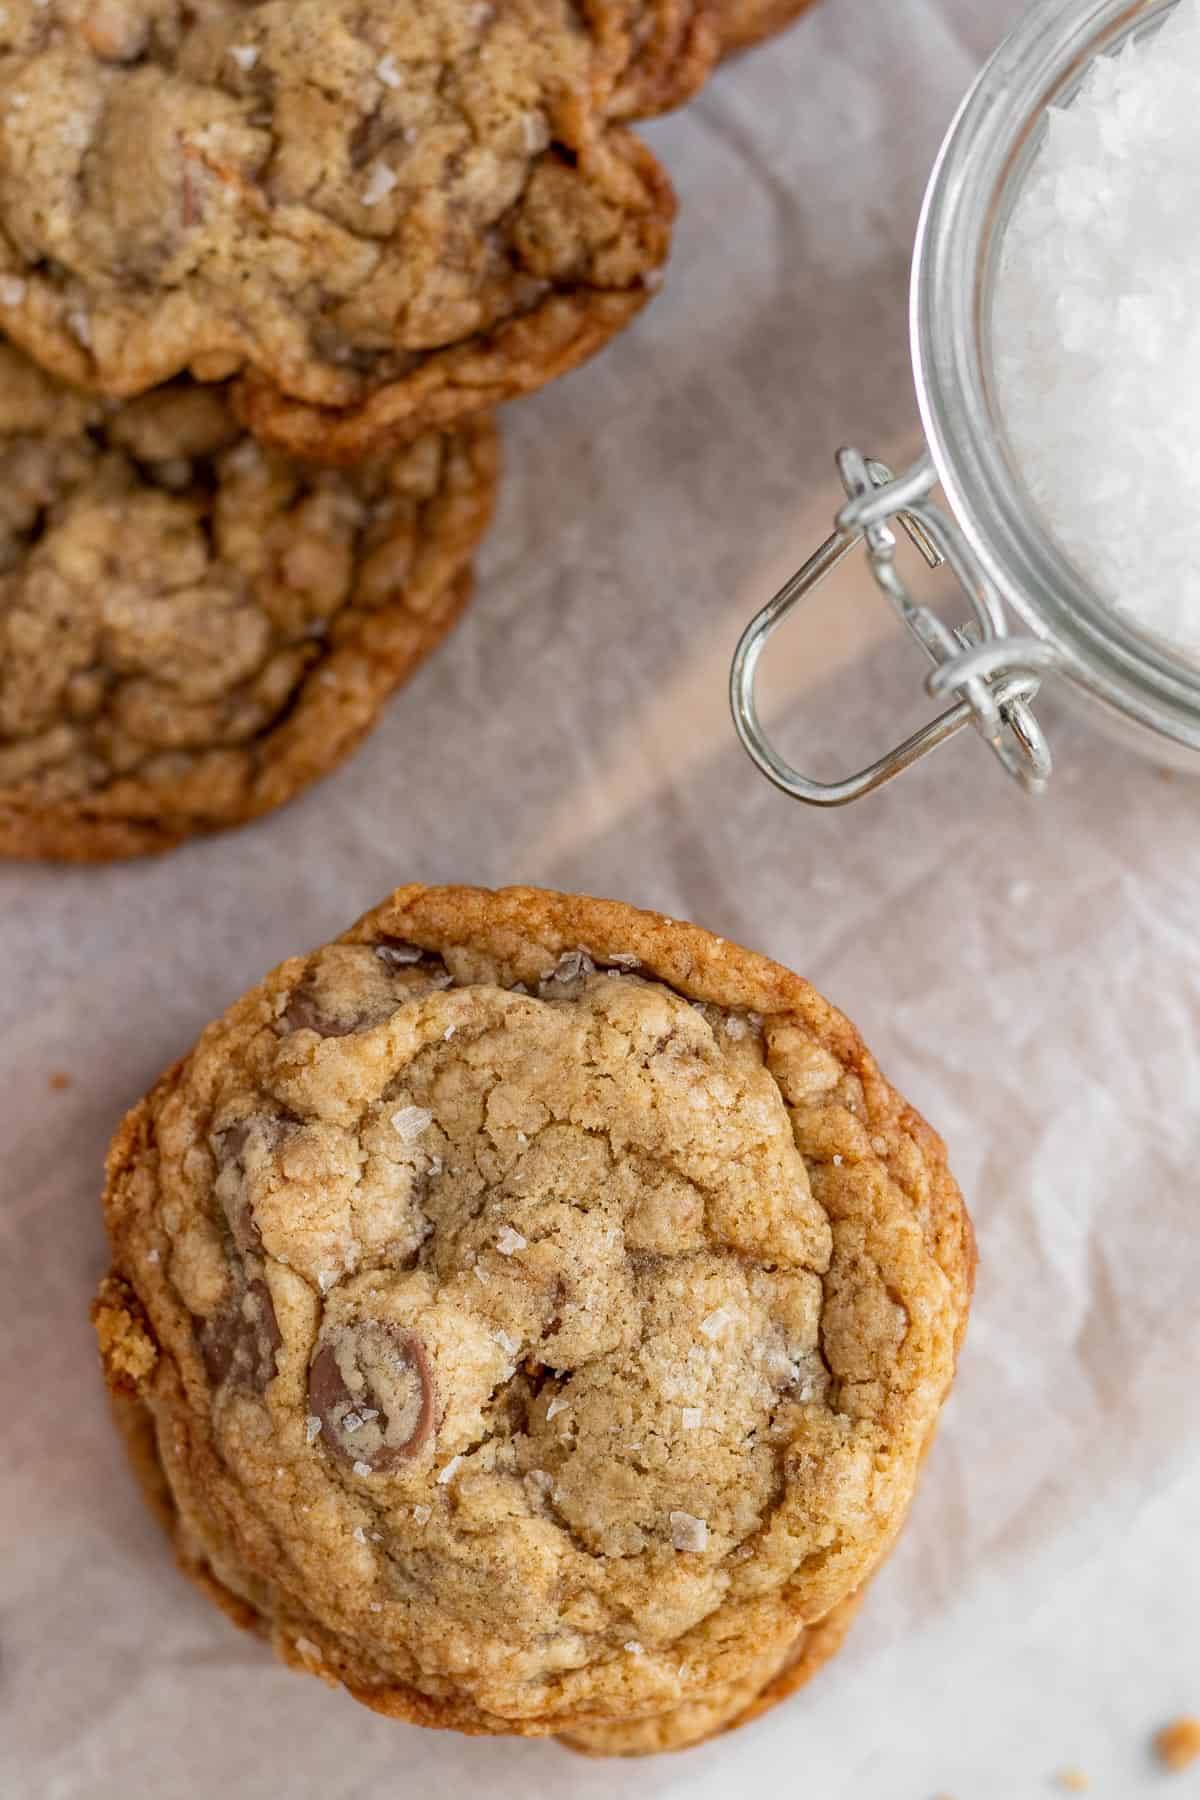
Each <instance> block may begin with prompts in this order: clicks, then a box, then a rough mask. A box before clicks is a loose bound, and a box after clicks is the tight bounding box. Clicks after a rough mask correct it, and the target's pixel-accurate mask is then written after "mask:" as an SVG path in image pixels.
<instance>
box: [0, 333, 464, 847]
mask: <svg viewBox="0 0 1200 1800" xmlns="http://www.w3.org/2000/svg"><path fill="white" fill-rule="evenodd" d="M496 461H497V457H496V445H495V437H494V432H493V429H492V426H491V424H490V422H488V421H486V420H485V421H480V422H476V423H473V424H471V425H469V426H466V427H464V428H463V429H462V430H460V431H459V432H456V433H451V434H447V435H443V434H439V433H427V434H426V435H425V436H424V437H422V438H420V439H418V440H416V441H415V442H414V443H413V444H411V445H408V446H406V447H405V448H404V449H403V450H400V451H397V452H395V453H394V454H393V455H392V456H390V457H383V458H379V459H377V460H376V461H374V462H371V463H367V464H364V465H362V466H360V467H358V468H356V469H354V470H352V471H350V470H347V471H342V470H331V469H322V468H318V467H314V466H308V465H302V464H300V463H298V462H295V461H292V460H290V459H288V458H286V457H284V456H281V455H279V454H278V453H275V452H270V451H265V450H262V449H260V448H259V447H258V446H257V445H256V444H255V443H254V442H253V441H252V440H251V439H250V438H249V437H248V436H247V435H246V434H245V433H244V432H243V430H242V428H241V427H240V426H239V425H238V423H237V421H236V420H235V419H234V417H233V415H232V413H231V411H230V408H229V405H228V401H227V398H226V396H225V395H224V393H223V392H222V390H221V389H220V388H217V387H201V386H197V385H195V384H190V383H187V382H182V383H177V384H174V385H173V386H170V387H168V388H164V389H160V390H157V391H155V392H154V393H152V394H148V395H146V396H144V397H143V398H142V399H140V400H135V401H129V402H125V403H120V402H111V401H104V400H101V399H98V398H96V397H95V396H91V395H86V394H83V393H80V392H78V391H77V390H73V389H70V388H67V387H64V386H63V385H62V384H61V383H59V382H56V381H55V380H53V378H51V377H49V376H47V375H44V374H43V373H42V372H41V371H40V370H39V369H37V368H36V367H35V366H34V365H33V364H31V363H30V362H28V361H27V360H26V358H25V357H24V356H23V355H22V354H21V353H20V352H19V351H17V350H15V349H14V348H13V347H12V346H11V345H0V853H2V854H7V855H12V856H55V857H69V858H78V859H90V858H98V857H108V856H122V855H133V854H138V853H141V852H145V851H152V850H158V849H163V848H166V847H167V846H168V845H170V844H172V843H175V842H178V841H179V840H180V839H181V838H184V837H186V836H188V835H189V834H191V833H192V832H196V831H204V830H213V829H216V828H218V827H220V826H225V825H234V824H240V823H242V822H244V821H245V820H247V819H250V818H253V817H255V816H257V815H258V814H260V813H263V812H266V811H267V810H269V809H270V808H272V807H275V806H278V805H280V804H282V803H283V802H284V801H285V800H288V799H290V798H291V797H292V796H293V795H294V794H295V793H296V792H298V791H299V790H300V789H301V788H302V787H304V786H306V785H307V784H308V783H309V782H310V781H312V780H314V779H316V778H317V777H318V776H319V775H322V774H324V773H326V772H327V771H328V770H329V769H331V768H332V767H333V766H334V765H335V763H337V762H338V761H340V760H341V758H342V757H343V756H345V755H346V754H348V752H349V751H350V750H351V749H352V748H353V747H354V745H355V744H356V743H357V741H358V740H359V739H360V738H361V737H362V735H363V734H364V732H365V731H367V730H368V729H369V727H370V726H371V724H372V723H373V722H374V720H375V718H376V717H377V715H378V713H379V711H380V709H381V708H382V706H383V704H384V702H385V701H386V700H387V698H388V697H389V695H390V694H391V693H392V691H393V690H394V689H395V688H396V687H397V686H398V685H399V683H400V682H401V681H403V680H404V678H405V677H406V676H407V674H408V673H409V672H410V671H411V670H412V669H413V668H414V667H415V666H416V664H417V663H418V662H420V661H421V659H422V658H423V657H424V656H425V655H426V654H427V653H428V652H429V651H430V650H431V649H432V648H433V647H434V646H435V645H436V644H437V643H438V642H440V640H441V638H442V637H443V636H444V635H445V633H446V632H447V631H448V630H449V629H450V627H451V626H452V624H453V623H454V621H455V619H456V618H457V616H458V614H459V612H460V611H461V610H462V607H463V606H464V604H465V603H466V600H467V598H468V595H469V590H470V564H471V557H472V553H473V551H474V548H475V545H476V543H477V542H478V539H479V537H480V536H481V534H482V532H483V529H484V527H485V525H486V523H487V519H488V516H489V513H490V509H491V503H492V497H493V490H494V485H495V478H496Z"/></svg>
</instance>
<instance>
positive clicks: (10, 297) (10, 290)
mask: <svg viewBox="0 0 1200 1800" xmlns="http://www.w3.org/2000/svg"><path fill="white" fill-rule="evenodd" d="M27 291H28V290H27V289H26V286H25V283H24V282H23V281H22V280H21V277H20V276H19V275H0V306H20V304H21V302H22V300H23V299H24V298H25V295H26V292H27Z"/></svg>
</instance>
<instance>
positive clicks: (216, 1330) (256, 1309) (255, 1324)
mask: <svg viewBox="0 0 1200 1800" xmlns="http://www.w3.org/2000/svg"><path fill="white" fill-rule="evenodd" d="M196 1341H197V1343H198V1344H199V1347H200V1355H201V1357H202V1358H203V1360H204V1368H205V1372H206V1373H207V1375H208V1379H209V1381H210V1382H211V1383H212V1385H213V1387H221V1386H223V1385H224V1383H225V1382H227V1381H233V1382H236V1383H237V1384H238V1385H239V1386H240V1387H247V1388H250V1389H252V1390H253V1391H254V1392H255V1393H257V1394H261V1393H262V1392H263V1390H264V1388H265V1387H266V1385H267V1383H268V1382H269V1381H271V1380H273V1379H274V1375H275V1352H276V1351H277V1350H278V1349H279V1347H280V1345H281V1344H282V1343H283V1337H282V1334H281V1333H280V1330H279V1324H278V1321H277V1320H276V1318H275V1308H274V1306H273V1305H272V1304H271V1295H270V1290H269V1289H268V1287H267V1284H266V1282H265V1281H261V1280H254V1281H251V1282H248V1283H247V1284H246V1286H245V1288H243V1289H242V1290H241V1291H240V1293H239V1294H237V1295H236V1296H235V1298H234V1299H233V1300H231V1301H229V1302H228V1303H227V1304H226V1305H225V1306H223V1307H222V1308H221V1310H220V1312H218V1313H215V1314H214V1315H213V1317H212V1318H211V1319H204V1320H201V1321H199V1322H198V1323H197V1326H196Z"/></svg>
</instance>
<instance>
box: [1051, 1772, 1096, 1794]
mask: <svg viewBox="0 0 1200 1800" xmlns="http://www.w3.org/2000/svg"><path fill="white" fill-rule="evenodd" d="M1054 1779H1055V1780H1056V1781H1057V1783H1058V1785H1059V1787H1060V1788H1065V1789H1066V1790H1067V1792H1068V1793H1069V1794H1086V1792H1087V1790H1088V1789H1089V1788H1090V1787H1091V1785H1092V1784H1091V1782H1090V1780H1089V1779H1088V1777H1087V1776H1086V1775H1085V1774H1084V1772H1083V1770H1082V1769H1060V1770H1059V1771H1058V1774H1057V1775H1056V1776H1055V1777H1054Z"/></svg>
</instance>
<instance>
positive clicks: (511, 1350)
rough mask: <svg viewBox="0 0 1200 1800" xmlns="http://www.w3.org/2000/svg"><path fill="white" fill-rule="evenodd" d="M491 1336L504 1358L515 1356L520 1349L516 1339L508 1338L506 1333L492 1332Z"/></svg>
mask: <svg viewBox="0 0 1200 1800" xmlns="http://www.w3.org/2000/svg"><path fill="white" fill-rule="evenodd" d="M492 1336H493V1337H494V1338H495V1340H496V1342H497V1343H498V1344H499V1346H500V1348H501V1349H502V1350H503V1352H504V1354H505V1356H515V1355H516V1354H517V1351H518V1350H519V1349H520V1348H521V1346H520V1344H519V1343H518V1342H517V1340H516V1338H511V1337H509V1335H508V1333H507V1331H493V1333H492Z"/></svg>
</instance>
